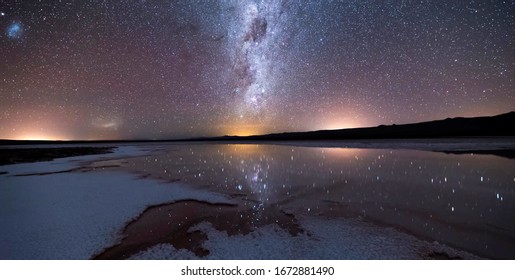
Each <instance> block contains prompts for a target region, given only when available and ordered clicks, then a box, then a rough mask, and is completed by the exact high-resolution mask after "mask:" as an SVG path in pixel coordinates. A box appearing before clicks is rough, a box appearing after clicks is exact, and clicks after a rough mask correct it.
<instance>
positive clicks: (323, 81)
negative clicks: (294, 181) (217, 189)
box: [0, 0, 515, 139]
mask: <svg viewBox="0 0 515 280" xmlns="http://www.w3.org/2000/svg"><path fill="white" fill-rule="evenodd" d="M514 10H515V1H479V2H478V1H452V2H451V1H431V2H426V1H408V0H406V1H373V0H368V1H358V0H342V1H288V0H243V1H237V0H218V1H123V2H121V1H100V0H92V1H64V0H63V1H41V2H33V1H2V0H0V31H1V32H0V65H1V67H0V98H1V102H0V138H13V139H166V138H181V137H191V136H210V135H224V134H239V135H245V134H255V133H267V132H280V131H304V130H315V129H335V128H343V127H356V126H373V125H380V124H392V123H397V124H400V123H408V122H417V121H426V120H432V119H439V118H447V117H453V116H479V115H493V114H499V113H504V112H507V111H512V110H515V94H514V92H515V84H514V80H513V78H514V75H515V74H514V71H515V54H514V52H513V50H514V47H515V46H514V42H515V15H514Z"/></svg>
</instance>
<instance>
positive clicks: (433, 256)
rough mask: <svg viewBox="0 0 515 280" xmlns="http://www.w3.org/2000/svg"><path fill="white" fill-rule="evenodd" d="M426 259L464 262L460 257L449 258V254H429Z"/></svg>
mask: <svg viewBox="0 0 515 280" xmlns="http://www.w3.org/2000/svg"><path fill="white" fill-rule="evenodd" d="M425 259H428V260H463V258H462V257H459V256H456V257H452V256H449V254H447V253H445V252H432V253H430V254H428V255H427V256H426V258H425Z"/></svg>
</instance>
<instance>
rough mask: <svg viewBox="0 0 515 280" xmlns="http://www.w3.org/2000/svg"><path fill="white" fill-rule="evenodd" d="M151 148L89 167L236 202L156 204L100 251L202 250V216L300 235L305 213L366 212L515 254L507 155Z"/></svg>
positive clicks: (408, 228) (471, 248) (495, 254)
mask: <svg viewBox="0 0 515 280" xmlns="http://www.w3.org/2000/svg"><path fill="white" fill-rule="evenodd" d="M146 152H148V153H149V155H146V156H141V157H133V158H127V159H116V160H109V161H101V162H96V163H93V164H92V165H90V166H89V167H90V168H91V167H97V168H98V167H102V166H105V167H110V168H107V169H109V170H124V171H129V172H133V173H136V174H138V175H139V176H140V177H141V178H153V179H158V180H162V181H165V182H183V183H186V184H188V185H191V186H193V187H194V188H198V189H201V190H206V191H212V192H217V193H221V194H224V195H227V196H229V197H231V198H232V200H233V201H234V204H235V205H234V206H231V205H210V204H206V203H201V202H195V201H189V202H178V203H171V204H169V205H160V206H155V207H151V208H149V209H147V211H145V212H144V213H143V214H142V215H141V216H140V217H139V218H138V219H135V220H134V221H133V222H131V224H129V225H128V226H127V227H126V228H125V230H124V235H125V236H126V238H125V239H123V241H122V242H121V243H120V244H119V245H117V246H114V247H111V248H109V249H108V250H106V251H104V252H103V253H102V254H100V255H98V256H96V257H97V258H125V257H127V256H128V255H131V254H132V253H134V252H136V251H139V250H143V249H145V248H149V247H151V246H152V245H155V244H159V243H169V244H172V245H173V246H174V247H175V248H186V249H188V250H191V251H192V252H194V253H195V254H196V255H198V256H203V255H205V254H208V252H206V250H205V248H202V246H201V244H202V242H203V240H205V239H206V236H205V235H202V233H199V232H196V233H195V232H193V233H191V232H189V230H191V228H193V227H194V226H195V225H196V224H198V223H201V222H202V221H208V222H210V223H211V224H213V226H214V228H216V229H217V230H220V231H226V232H227V233H228V234H229V235H231V234H247V233H249V232H251V231H253V230H256V229H258V228H260V227H263V226H266V225H268V224H270V223H273V224H276V225H278V226H279V227H281V228H283V229H284V230H286V231H287V232H289V233H290V234H291V235H292V236H294V235H295V234H297V233H299V232H302V230H303V229H302V227H301V226H299V225H298V223H297V222H296V217H297V216H299V215H308V216H311V217H317V218H321V219H334V218H350V219H359V220H363V221H367V222H371V223H373V224H375V225H378V226H383V227H394V228H396V229H398V230H400V231H403V232H406V233H409V234H411V235H414V236H417V237H418V238H420V239H423V240H427V241H430V242H433V241H437V242H439V243H443V244H447V245H449V246H451V247H453V248H458V249H463V250H465V251H468V252H471V253H473V254H476V255H478V256H480V257H486V258H514V257H515V255H514V252H515V161H514V160H511V159H508V158H504V157H499V156H495V155H484V154H469V153H467V154H459V155H456V154H445V153H435V152H429V151H416V150H392V149H354V148H338V147H326V148H318V147H298V146H287V145H259V144H208V145H205V144H188V145H179V144H172V145H153V146H150V147H146ZM185 217H187V219H188V221H185V220H184V219H185ZM168 225H169V226H168ZM147 230H148V231H151V232H152V234H149V233H148V232H146V233H145V231H147ZM157 232H159V233H157ZM440 257H442V256H440V255H438V253H435V258H440ZM444 257H445V256H444Z"/></svg>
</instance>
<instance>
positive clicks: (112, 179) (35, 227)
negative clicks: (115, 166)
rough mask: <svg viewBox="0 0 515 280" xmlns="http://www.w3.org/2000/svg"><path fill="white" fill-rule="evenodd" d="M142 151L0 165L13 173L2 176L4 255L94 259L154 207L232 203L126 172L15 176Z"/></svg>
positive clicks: (0, 217) (1, 243)
mask: <svg viewBox="0 0 515 280" xmlns="http://www.w3.org/2000/svg"><path fill="white" fill-rule="evenodd" d="M138 153H141V151H140V150H139V149H136V148H131V147H125V148H123V149H119V150H118V151H117V152H116V153H115V154H109V155H101V156H99V155H95V156H84V157H76V158H66V159H59V160H55V161H51V162H39V163H29V164H17V165H10V166H3V167H2V168H0V170H1V171H5V172H8V173H7V174H4V175H0V228H1V229H2V230H1V231H0V248H1V250H0V259H89V258H90V257H92V256H93V255H94V254H95V253H98V252H99V251H100V250H102V249H103V248H105V247H107V246H110V245H112V244H114V243H116V242H117V240H118V238H119V233H120V230H121V229H122V228H123V226H124V225H125V224H126V223H127V222H128V221H130V220H131V219H133V218H134V217H136V216H137V215H138V214H140V213H141V212H143V211H144V210H145V208H146V207H148V206H150V205H154V204H159V203H164V202H170V201H175V200H181V199H196V200H200V201H210V202H227V199H226V198H225V197H223V196H221V195H217V194H214V193H207V192H200V191H195V190H192V189H190V188H188V187H186V186H184V185H181V184H178V183H173V184H170V183H166V184H165V183H162V182H159V181H154V180H142V179H137V178H136V177H135V176H134V175H131V174H126V173H120V172H96V173H95V174H94V175H93V174H92V173H90V172H86V173H74V172H70V173H59V174H50V175H43V176H38V175H34V176H13V175H16V174H26V173H39V172H56V171H63V170H69V169H72V168H75V167H77V163H78V162H77V160H80V161H85V160H93V159H99V158H114V157H120V156H129V155H130V156H133V155H136V154H138Z"/></svg>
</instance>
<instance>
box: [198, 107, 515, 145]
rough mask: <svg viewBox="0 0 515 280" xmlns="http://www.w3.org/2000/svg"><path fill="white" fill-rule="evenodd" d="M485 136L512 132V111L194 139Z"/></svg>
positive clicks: (514, 130) (514, 127)
mask: <svg viewBox="0 0 515 280" xmlns="http://www.w3.org/2000/svg"><path fill="white" fill-rule="evenodd" d="M488 136H515V112H509V113H506V114H501V115H497V116H491V117H475V118H452V119H451V118H448V119H445V120H437V121H429V122H421V123H413V124H403V125H395V124H394V125H380V126H377V127H365V128H351V129H338V130H318V131H309V132H289V133H275V134H266V135H255V136H246V137H238V136H223V137H214V138H201V139H194V140H343V139H393V138H449V137H488Z"/></svg>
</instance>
